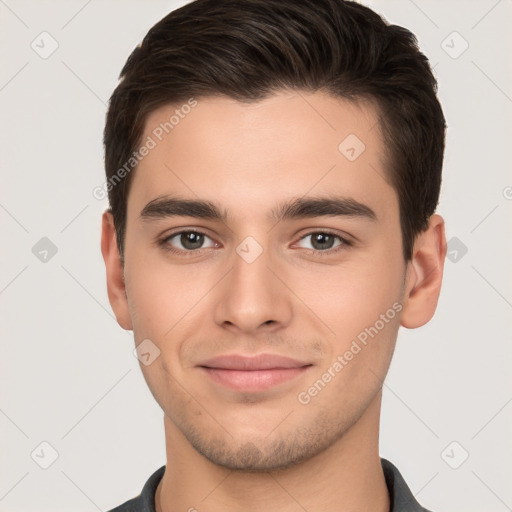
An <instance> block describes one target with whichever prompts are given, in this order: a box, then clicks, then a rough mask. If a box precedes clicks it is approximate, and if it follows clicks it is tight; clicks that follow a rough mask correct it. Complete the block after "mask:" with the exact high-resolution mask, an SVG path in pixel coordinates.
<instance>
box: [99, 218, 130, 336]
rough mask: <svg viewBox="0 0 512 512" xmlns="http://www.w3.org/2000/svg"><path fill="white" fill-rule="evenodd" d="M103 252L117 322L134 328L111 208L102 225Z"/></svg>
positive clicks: (110, 297) (128, 328)
mask: <svg viewBox="0 0 512 512" xmlns="http://www.w3.org/2000/svg"><path fill="white" fill-rule="evenodd" d="M101 253H102V254H103V260H104V261H105V267H106V271H107V291H108V300H109V301H110V305H111V306H112V309H113V310H114V314H115V315H116V319H117V323H118V324H119V325H120V326H121V327H122V328H123V329H126V330H127V331H130V330H132V329H133V327H132V320H131V316H130V310H129V308H128V299H127V297H126V289H125V283H124V271H123V265H122V264H121V258H120V257H119V250H118V247H117V241H116V236H115V229H114V219H113V217H112V213H111V212H110V211H109V210H105V211H104V212H103V216H102V225H101Z"/></svg>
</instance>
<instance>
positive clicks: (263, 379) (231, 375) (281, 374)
mask: <svg viewBox="0 0 512 512" xmlns="http://www.w3.org/2000/svg"><path fill="white" fill-rule="evenodd" d="M309 367H310V366H301V367H300V368H272V369H268V370H226V369H221V368H206V367H204V366H203V367H202V369H203V370H204V371H206V373H207V374H208V376H209V377H210V378H211V379H212V380H214V381H215V382H218V383H219V384H222V385H224V386H227V387H229V388H231V389H235V390H237V391H249V392H251V391H264V390H266V389H270V388H272V387H274V386H277V385H279V384H282V383H283V382H287V381H290V380H292V379H295V378H297V377H298V376H299V375H302V374H303V373H304V372H305V371H306V370H307V369H308V368H309Z"/></svg>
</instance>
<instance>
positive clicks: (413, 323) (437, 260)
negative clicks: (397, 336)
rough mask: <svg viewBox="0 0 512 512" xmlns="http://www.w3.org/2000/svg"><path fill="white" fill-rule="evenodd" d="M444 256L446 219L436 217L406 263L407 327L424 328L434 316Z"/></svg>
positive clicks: (405, 310) (423, 233)
mask: <svg viewBox="0 0 512 512" xmlns="http://www.w3.org/2000/svg"><path fill="white" fill-rule="evenodd" d="M445 256H446V235H445V227H444V220H443V218H442V217H441V216H440V215H437V214H434V215H432V216H431V217H430V220H429V225H428V228H427V229H426V231H424V232H422V233H420V234H419V235H418V236H417V238H416V241H415V243H414V249H413V255H412V259H411V261H410V262H409V263H408V264H407V272H406V284H405V291H404V298H403V310H402V317H401V325H403V326H404V327H407V328H408V329H415V328H416V327H421V326H422V325H424V324H426V323H427V322H428V321H429V320H430V319H431V318H432V317H433V316H434V312H435V310H436V307H437V301H438V299H439V293H440V292H441V282H442V280H443V269H444V261H445Z"/></svg>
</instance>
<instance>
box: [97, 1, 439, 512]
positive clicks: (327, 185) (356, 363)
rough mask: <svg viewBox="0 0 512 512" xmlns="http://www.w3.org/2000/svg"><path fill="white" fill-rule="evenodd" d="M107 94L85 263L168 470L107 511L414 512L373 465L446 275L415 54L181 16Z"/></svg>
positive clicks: (326, 12)
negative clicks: (94, 269)
mask: <svg viewBox="0 0 512 512" xmlns="http://www.w3.org/2000/svg"><path fill="white" fill-rule="evenodd" d="M121 78H122V79H121V82H120V84H119V85H118V87H117V88H116V90H115V91H114V94H113V95H112V98H111V100H110V105H109V111H108V115H107V122H106V128H105V162H106V173H107V182H106V184H107V190H108V193H109V200H110V206H111V208H110V209H109V210H107V211H106V212H105V213H104V215H103V228H102V229H103V232H102V253H103V257H104V260H105V264H106V270H107V286H108V295H109V300H110V303H111V305H112V308H113V310H114V312H115V314H116V318H117V321H118V323H119V324H120V325H121V327H123V328H124V329H127V330H133V332H134V337H135V344H136V346H137V352H138V354H139V358H140V361H141V363H142V364H141V369H142V371H143V374H144V377H145V379H146V382H147V384H148V386H149V388H150V390H151V392H152V394H153V396H154V397H155V400H156V401H157V402H158V404H159V405H160V406H161V408H162V410H163V412H164V425H165V436H166V452H167V464H166V465H165V466H163V467H161V468H159V469H158V470H157V471H156V472H155V473H154V474H153V475H152V476H151V477H150V479H149V480H148V481H147V483H146V484H145V486H144V488H143V490H142V492H141V494H140V495H139V496H137V497H135V498H133V499H131V500H129V501H127V502H126V503H124V504H123V505H121V506H119V507H117V508H115V509H114V511H116V512H121V511H157V512H170V511H179V510H183V511H186V510H189V511H194V510H198V511H203V510H208V511H210V512H216V511H221V510H222V511H242V510H244V511H245V510H251V511H260V510H261V511H268V510H278V511H285V512H286V511H289V510H290V511H292V510H308V511H309V512H313V511H317V510H322V511H341V510H343V511H344V512H353V511H362V510H372V511H376V512H377V511H378V512H384V511H390V510H391V511H418V510H425V509H424V508H422V507H421V506H420V505H419V504H418V502H417V501H416V499H415V498H414V496H413V495H412V493H411V491H410V490H409V488H408V487H407V484H406V483H405V481H404V479H403V478H402V476H401V475H400V472H399V471H398V469H397V468H396V467H395V466H393V465H392V464H391V463H390V462H389V461H387V460H384V459H380V458H379V451H378V436H379V417H380V406H381V396H382V385H383V380H384V378H385V376H386V373H387V370H388V367H389V364H390V361H391V357H392V354H393V350H394V347H395V342H396V338H397V334H398V330H399V327H400V326H403V327H406V328H416V327H420V326H421V325H424V324H425V323H426V322H428V321H429V320H430V319H431V317H432V316H433V314H434V311H435V309H436V305H437V300H438V296H439V292H440V287H441V281H442V273H443V262H444V257H445V253H446V241H445V231H444V222H443V219H442V218H441V217H440V216H439V215H438V214H436V213H434V212H435V209H436V206H437V203H438V198H439V190H440V182H441V169H442V161H443V152H444V135H445V120H444V117H443V113H442V110H441V107H440V105H439V102H438V100H437V97H436V82H435V79H434V78H433V76H432V73H431V70H430V67H429V65H428V61H427V59H426V58H425V57H424V56H423V55H422V54H421V53H420V52H419V50H418V47H417V44H416V40H415V38H414V36H413V35H412V34H411V33H410V32H409V31H407V30H405V29H403V28H401V27H397V26H392V25H387V24H386V23H385V22H384V21H383V20H382V19H381V18H380V17H379V16H378V15H377V14H376V13H374V12H373V11H371V10H370V9H368V8H366V7H364V6H362V5H359V4H356V3H352V2H344V1H342V0H226V1H218V0H196V1H194V2H191V3H189V4H188V5H185V6H184V7H182V8H180V9H178V10H176V11H174V12H172V13H171V14H169V15H168V16H167V17H165V18H164V19H163V20H161V21H160V22H159V23H158V24H157V25H155V26H154V27H153V28H152V29H151V30H150V31H149V33H148V34H147V36H146V37H145V39H144V41H143V42H142V44H141V45H140V46H139V47H138V48H136V49H135V51H134V52H133V53H132V55H131V56H130V58H129V59H128V61H127V63H126V65H125V66H124V69H123V70H122V73H121Z"/></svg>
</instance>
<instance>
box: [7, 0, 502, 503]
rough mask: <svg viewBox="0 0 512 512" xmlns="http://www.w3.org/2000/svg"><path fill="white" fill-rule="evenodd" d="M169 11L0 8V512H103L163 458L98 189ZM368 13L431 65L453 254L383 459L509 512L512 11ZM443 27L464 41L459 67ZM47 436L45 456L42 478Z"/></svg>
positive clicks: (389, 426) (479, 4)
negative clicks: (127, 83)
mask: <svg viewBox="0 0 512 512" xmlns="http://www.w3.org/2000/svg"><path fill="white" fill-rule="evenodd" d="M182 3H183V2H181V3H180V2H173V1H151V2H142V1H124V2H120V1H113V0H108V1H107V0H101V1H100V0H92V1H91V0H89V1H75V0H73V1H70V0H67V1H39V2H36V1H35V0H33V1H23V0H17V1H16V0H0V37H1V43H0V48H1V60H0V62H1V69H0V108H1V116H2V117H1V121H2V123H1V150H0V165H1V173H2V174H1V187H0V224H1V228H2V245H1V248H2V250H1V252H0V254H1V265H0V308H1V323H0V334H1V357H0V382H1V395H0V429H1V430H0V432H1V434H0V455H1V463H0V511H2V512H3V511H9V512H17V511H24V512H27V511H32V510H33V511H36V510H37V511H41V512H43V511H52V512H55V511H68V510H74V511H76V512H80V511H83V512H89V511H91V512H92V511H95V510H108V509H110V508H112V507H114V506H115V505H118V504H120V503H121V502H124V501H125V500H127V499H129V498H131V497H133V496H135V495H136V494H138V493H139V492H140V490H141V489H142V486H143V484H144V482H145V481H146V479H147V478H148V477H149V475H150V474H151V473H153V471H155V470H156V469H157V468H158V467H160V466H161V465H163V464H165V451H164V431H163V413H162V412H161V410H160V409H159V407H158V406H157V404H156V403H155V401H154V399H153V397H152V395H151V394H150V392H149V390H148V389H147V386H146V383H145V381H144V380H143V378H142V374H141V371H140V368H139V366H138V365H139V362H138V361H137V359H136V358H135V357H134V355H133V353H132V351H133V348H134V342H133V337H132V333H131V332H126V331H123V330H122V329H121V328H120V327H119V326H118V325H117V323H116V321H115V319H114V316H113V313H112V311H111V308H110V304H109V302H108V298H107V293H106V284H105V269H104V264H103V260H102V257H101V253H100V245H99V240H100V218H101V213H102V212H103V210H104V209H105V208H106V207H107V201H106V200H103V201H99V200H97V199H95V198H94V197H93V195H92V190H93V188H94V187H96V186H98V185H101V184H102V183H103V181H104V177H103V154H102V144H101V136H102V130H103V125H104V116H105V111H106V102H107V100H108V98H109V95H110V94H111V92H112V90H113V89H114V87H115V85H116V83H117V76H118V74H119V71H120V69H121V66H122V65H123V63H124V62H125V60H126V58H127V57H128V55H129V53H130V52H131V50H132V49H133V48H134V47H135V46H136V44H138V42H139V41H140V40H141V39H142V37H143V36H144V35H145V33H146V32H147V30H148V29H149V28H150V27H151V26H152V25H153V24H154V23H156V22H157V21H158V20H159V19H161V18H162V17H163V16H164V15H165V14H167V13H168V12H169V11H171V10H172V9H174V8H175V7H176V6H178V5H181V4H182ZM368 5H370V6H371V7H373V8H375V9H376V10H377V11H379V12H380V13H381V14H383V15H384V16H385V17H386V18H387V19H388V20H389V21H391V22H393V23H396V24H399V25H403V26H405V27H407V28H409V29H410V30H412V31H413V32H414V33H415V34H417V36H418V38H419V41H420V46H421V48H422V50H423V51H424V52H425V53H426V55H427V56H428V57H429V59H430V61H431V62H432V64H433V65H435V72H436V75H437V77H438V79H439V86H440V92H439V95H440V99H441V102H442V104H443V108H444V111H445V115H446V118H447V123H448V138H447V150H446V158H445V166H444V183H443V191H442V195H441V202H440V206H439V208H438V212H439V213H441V214H442V215H443V216H444V217H445V220H446V223H447V237H448V239H449V240H450V244H451V245H450V250H451V252H452V255H451V258H452V259H455V261H450V260H447V261H446V266H445V278H444V285H443V290H442V293H441V298H440V302H439V306H438V311H437V314H436V316H435V317H434V319H433V320H432V321H431V322H430V323H429V324H428V325H426V326H424V327H422V328H420V329H417V330H413V331H408V330H406V329H401V331H400V334H399V341H398V346H397V350H396V353H395V358H394V361H393V363H392V366H391V370H390V373H389V376H388V378H387V381H386V384H385V388H384V403H383V414H382V431H381V454H382V456H384V457H387V458H389V459H390V460H391V461H393V462H394V463H395V464H396V465H397V466H398V467H399V469H400V470H401V472H402V474H403V475H404V477H405V478H406V480H407V482H408V484H409V486H410V487H411V489H412V491H413V492H414V493H415V494H417V497H418V499H419V500H420V502H421V503H423V504H424V505H425V506H427V507H428V508H431V509H433V510H434V511H438V512H443V511H446V512H448V511H465V512H472V511H482V510H485V511H487V512H490V511H496V512H501V511H506V510H512V508H511V507H512V486H511V485H510V482H511V481H512V480H511V477H512V468H511V463H510V461H511V460H512V440H511V432H512V428H511V427H512V386H511V363H512V344H511V338H512V336H511V334H512V332H511V331H512V329H511V323H510V316H511V315H510V314H511V308H512V287H511V283H512V281H511V267H510V261H511V259H510V257H511V253H512V251H511V237H510V233H511V231H510V228H511V219H512V216H511V210H512V200H511V198H512V188H511V187H512V175H511V173H510V168H511V150H510V146H511V142H512V133H511V132H512V130H511V127H512V121H511V120H512V116H511V114H512V87H511V77H512V66H511V63H512V59H511V53H512V52H511V41H510V33H511V29H512V26H511V25H512V2H511V1H510V0H500V1H496V0H489V1H487V0H480V1H461V0H458V1H450V2H445V1H422V2H420V0H415V2H413V1H410V0H395V1H374V2H371V3H369V4H368ZM43 31H47V32H49V33H50V34H51V36H52V37H53V38H54V39H55V40H56V41H57V42H58V45H59V46H58V49H57V50H56V51H55V52H54V53H53V54H52V55H51V56H49V57H48V58H47V59H43V58H41V57H40V56H39V55H38V54H37V53H36V52H35V51H34V50H33V49H32V48H31V43H32V41H34V40H35V41H36V43H37V44H39V46H40V47H41V46H43V45H44V47H45V48H46V49H48V48H49V47H50V46H49V44H50V42H49V40H48V39H47V40H45V41H46V42H44V41H43V42H41V36H39V34H40V33H41V32H43ZM454 31H456V32H457V33H458V34H460V36H461V37H462V38H464V40H465V41H467V42H468V43H469V47H468V49H467V50H466V51H465V52H464V53H462V54H461V55H460V56H458V57H457V58H453V57H454V56H455V55H456V54H458V53H459V52H460V50H461V49H463V44H464V41H463V40H462V39H461V38H460V37H459V36H458V35H453V34H452V32H454ZM38 37H39V39H38ZM45 37H46V36H45ZM447 38H448V39H447ZM443 41H445V42H444V43H443ZM450 53H451V55H450ZM42 237H47V238H49V239H50V240H51V241H52V242H53V244H55V246H56V247H57V250H58V252H57V253H56V254H55V255H54V256H53V257H51V258H48V261H47V262H42V261H40V259H38V258H37V257H36V255H34V254H33V252H32V248H33V247H34V246H35V245H36V243H38V241H39V240H40V239H41V238H42ZM453 237H456V238H457V239H458V240H459V241H460V242H454V241H453ZM456 243H459V246H457V245H456ZM460 244H464V245H465V246H466V247H467V253H466V254H464V255H463V254H462V252H461V250H460ZM454 250H455V251H457V253H454V252H453V251H454ZM43 441H46V442H48V443H50V445H51V446H53V447H54V449H55V450H56V451H57V452H58V458H57V460H56V461H55V462H54V463H53V464H52V465H51V466H50V467H49V468H48V469H42V468H41V467H40V466H39V464H38V463H37V462H36V460H37V461H38V462H39V463H44V459H45V457H46V460H47V462H48V460H49V459H48V457H50V456H51V452H50V450H49V449H48V448H45V446H44V445H43V447H41V446H40V443H41V442H43ZM453 441H456V443H457V444H455V445H451V446H450V447H449V448H448V450H445V448H446V447H448V446H449V445H450V443H452V442H453ZM34 450H35V452H34ZM466 451H467V452H468V453H469V458H468V459H467V460H466V461H465V462H464V463H463V464H462V465H460V467H459V468H458V469H452V468H451V467H450V466H449V465H448V462H449V463H450V464H452V465H457V464H459V463H460V461H461V460H462V458H463V456H464V454H465V452H466ZM33 452H34V453H35V454H39V458H38V457H37V456H36V455H34V458H32V457H31V453H33ZM442 453H444V456H443V455H442Z"/></svg>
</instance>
